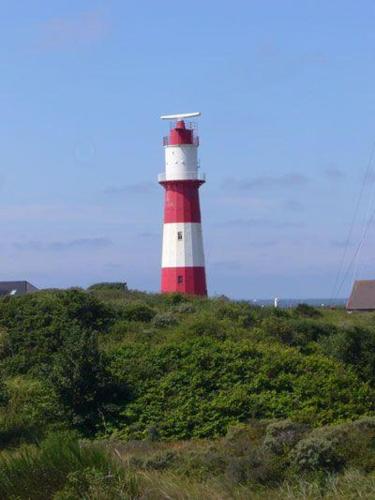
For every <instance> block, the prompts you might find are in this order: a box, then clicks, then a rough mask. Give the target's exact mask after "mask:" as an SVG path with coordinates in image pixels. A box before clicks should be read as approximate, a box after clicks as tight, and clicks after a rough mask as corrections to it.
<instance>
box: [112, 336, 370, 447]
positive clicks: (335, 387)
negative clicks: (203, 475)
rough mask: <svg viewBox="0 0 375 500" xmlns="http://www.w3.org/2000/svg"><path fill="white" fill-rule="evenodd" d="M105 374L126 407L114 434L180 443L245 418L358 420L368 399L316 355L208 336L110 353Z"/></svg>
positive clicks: (356, 383) (346, 375)
mask: <svg viewBox="0 0 375 500" xmlns="http://www.w3.org/2000/svg"><path fill="white" fill-rule="evenodd" d="M111 370H112V372H113V373H114V374H115V375H116V377H118V378H119V379H120V380H124V382H125V381H126V383H127V384H128V387H129V391H130V393H131V400H130V401H129V402H128V404H127V406H126V407H125V408H124V409H123V411H122V425H123V429H122V431H121V432H122V434H123V435H124V436H133V437H138V438H141V437H143V436H144V435H145V432H146V429H147V428H148V427H150V426H155V427H157V428H158V430H159V431H160V435H161V437H164V438H179V439H186V438H190V437H203V436H214V435H218V434H223V433H225V431H226V429H227V427H228V425H230V424H233V423H235V422H241V421H242V422H243V421H246V420H248V419H250V418H287V417H290V418H298V419H300V420H301V419H302V420H304V421H311V422H313V423H314V425H319V424H322V423H329V422H335V421H337V420H341V419H344V418H350V417H352V416H354V415H356V416H359V415H361V414H362V413H363V411H365V409H366V408H369V407H370V406H371V405H372V404H373V402H372V401H373V399H372V398H373V393H372V392H371V391H370V390H369V388H368V387H367V386H366V385H363V384H361V383H360V382H359V381H358V380H357V378H356V377H355V376H354V374H353V373H351V372H350V371H348V370H345V369H343V367H342V366H340V365H339V364H337V363H335V362H334V361H331V360H328V359H327V358H325V357H323V356H319V355H311V356H306V355H303V354H301V353H298V352H297V351H295V350H292V349H280V347H276V346H275V347H269V346H266V345H253V344H252V343H249V342H247V341H229V340H226V341H224V342H223V341H221V340H218V339H213V338H209V337H200V338H194V339H191V340H190V341H179V342H175V343H172V342H169V343H167V344H166V345H160V346H158V345H156V346H150V345H127V346H126V347H124V348H122V349H120V350H117V351H116V353H115V354H114V356H113V359H112V363H111Z"/></svg>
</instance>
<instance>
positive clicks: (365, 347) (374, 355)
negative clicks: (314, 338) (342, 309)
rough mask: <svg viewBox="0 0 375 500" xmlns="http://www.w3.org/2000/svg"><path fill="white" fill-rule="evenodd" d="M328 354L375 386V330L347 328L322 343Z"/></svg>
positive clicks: (356, 327)
mask: <svg viewBox="0 0 375 500" xmlns="http://www.w3.org/2000/svg"><path fill="white" fill-rule="evenodd" d="M322 345H323V349H324V351H325V352H326V354H328V355H330V356H333V357H335V358H336V359H338V360H340V361H342V362H343V363H345V364H348V365H351V366H353V368H354V369H355V370H356V372H357V373H358V375H359V376H360V377H361V378H362V379H363V380H366V381H369V382H370V383H371V384H373V385H375V330H373V329H369V328H361V327H358V326H355V327H346V328H342V329H341V330H340V331H339V332H337V334H336V335H334V336H330V337H327V339H324V340H323V342H322Z"/></svg>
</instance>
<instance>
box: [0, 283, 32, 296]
mask: <svg viewBox="0 0 375 500" xmlns="http://www.w3.org/2000/svg"><path fill="white" fill-rule="evenodd" d="M13 290H16V291H17V294H18V295H19V294H24V293H30V292H35V291H36V290H38V289H37V288H36V287H35V286H34V285H32V284H31V283H29V282H28V281H0V295H7V294H8V293H10V292H12V291H13Z"/></svg>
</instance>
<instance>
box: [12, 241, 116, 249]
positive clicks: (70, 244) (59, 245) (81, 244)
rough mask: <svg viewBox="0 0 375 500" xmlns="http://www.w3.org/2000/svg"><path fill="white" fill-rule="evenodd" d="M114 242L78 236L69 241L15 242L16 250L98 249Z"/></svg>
mask: <svg viewBox="0 0 375 500" xmlns="http://www.w3.org/2000/svg"><path fill="white" fill-rule="evenodd" d="M111 244H112V242H111V240H109V239H107V238H78V239H75V240H68V241H52V242H43V241H27V242H16V243H14V244H13V246H14V248H15V249H16V250H22V251H38V252H40V251H48V252H49V251H52V252H61V251H65V250H76V249H78V250H79V249H81V248H84V249H98V248H104V247H108V246H110V245H111Z"/></svg>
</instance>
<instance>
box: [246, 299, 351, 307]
mask: <svg viewBox="0 0 375 500" xmlns="http://www.w3.org/2000/svg"><path fill="white" fill-rule="evenodd" d="M347 300H348V299H281V298H279V302H278V307H280V308H284V309H285V308H288V307H296V306H298V304H309V305H310V306H314V307H345V304H346V302H347ZM249 302H250V303H251V304H254V305H258V306H263V307H269V306H273V305H274V299H253V300H250V301H249Z"/></svg>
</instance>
